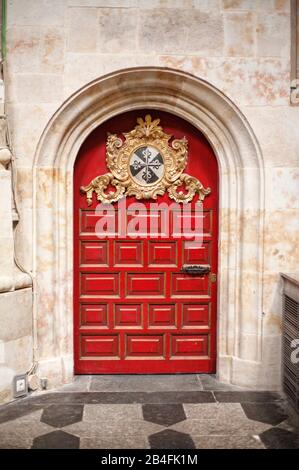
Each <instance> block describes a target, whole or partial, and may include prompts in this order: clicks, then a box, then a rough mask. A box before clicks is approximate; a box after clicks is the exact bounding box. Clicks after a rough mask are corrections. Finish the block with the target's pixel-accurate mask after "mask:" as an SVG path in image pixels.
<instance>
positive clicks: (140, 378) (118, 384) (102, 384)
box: [90, 374, 202, 392]
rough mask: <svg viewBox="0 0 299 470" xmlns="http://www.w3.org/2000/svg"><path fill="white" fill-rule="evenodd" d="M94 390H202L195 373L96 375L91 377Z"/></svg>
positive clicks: (91, 387)
mask: <svg viewBox="0 0 299 470" xmlns="http://www.w3.org/2000/svg"><path fill="white" fill-rule="evenodd" d="M90 390H91V391H96V392H120V391H121V392H148V391H150V392H162V391H164V392H165V391H181V392H182V391H196V390H202V386H201V382H200V381H199V380H198V378H197V376H196V374H179V375H175V374H173V375H114V376H111V375H96V376H93V377H92V379H91V385H90Z"/></svg>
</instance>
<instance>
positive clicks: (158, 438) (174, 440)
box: [148, 429, 195, 449]
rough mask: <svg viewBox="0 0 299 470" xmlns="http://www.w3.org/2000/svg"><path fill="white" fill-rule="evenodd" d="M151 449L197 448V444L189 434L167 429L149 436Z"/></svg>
mask: <svg viewBox="0 0 299 470" xmlns="http://www.w3.org/2000/svg"><path fill="white" fill-rule="evenodd" d="M148 440H149V443H150V447H151V449H195V444H194V442H193V440H192V438H191V436H190V435H189V434H185V433H183V432H178V431H174V430H173V429H165V431H161V432H158V433H156V434H152V435H151V436H149V438H148Z"/></svg>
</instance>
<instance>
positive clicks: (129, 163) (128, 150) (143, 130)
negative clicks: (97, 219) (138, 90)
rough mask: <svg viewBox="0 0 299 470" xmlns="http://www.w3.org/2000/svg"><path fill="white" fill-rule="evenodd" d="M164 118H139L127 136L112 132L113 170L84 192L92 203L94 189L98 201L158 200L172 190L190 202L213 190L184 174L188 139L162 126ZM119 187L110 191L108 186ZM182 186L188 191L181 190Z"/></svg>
mask: <svg viewBox="0 0 299 470" xmlns="http://www.w3.org/2000/svg"><path fill="white" fill-rule="evenodd" d="M159 124H160V119H154V120H153V121H152V118H151V116H150V115H149V114H148V115H146V116H145V119H144V120H143V119H142V118H141V117H139V118H138V119H137V125H136V126H135V128H134V129H133V130H132V131H130V132H127V133H124V134H123V136H124V138H125V140H124V141H123V140H122V139H121V138H119V137H118V136H117V135H116V134H109V133H108V138H107V143H106V163H107V167H108V168H109V170H110V172H109V173H106V174H104V175H100V176H97V177H96V178H94V179H93V180H92V181H91V182H90V183H89V185H87V186H83V187H82V188H81V191H82V192H84V193H86V197H87V203H88V205H91V204H92V195H93V192H95V193H96V195H97V199H98V201H101V202H103V203H111V202H115V201H117V200H118V199H120V198H121V197H122V196H123V195H126V196H135V197H136V199H157V196H158V195H160V196H163V194H164V193H165V191H168V194H169V197H170V198H171V199H174V200H175V201H176V202H189V201H191V200H192V199H193V197H194V196H195V194H198V195H199V200H200V201H203V200H204V198H205V196H206V195H207V194H209V193H210V192H211V190H210V188H204V186H203V185H202V184H201V182H200V181H199V180H198V179H197V178H194V177H193V176H190V175H188V174H187V173H183V171H184V169H185V167H186V164H187V157H188V142H187V140H186V139H185V137H184V138H183V139H174V140H172V142H171V144H170V145H169V140H170V139H171V137H172V136H171V135H169V134H166V133H165V132H164V131H163V129H162V127H161V126H160V125H159ZM109 186H110V187H111V186H112V187H114V188H115V190H112V191H111V190H108V187H109ZM180 187H182V188H184V189H185V190H184V191H182V190H179V188H180Z"/></svg>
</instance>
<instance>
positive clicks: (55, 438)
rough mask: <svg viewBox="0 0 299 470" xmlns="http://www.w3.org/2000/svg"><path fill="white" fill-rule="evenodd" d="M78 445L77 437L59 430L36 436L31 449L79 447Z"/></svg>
mask: <svg viewBox="0 0 299 470" xmlns="http://www.w3.org/2000/svg"><path fill="white" fill-rule="evenodd" d="M79 445H80V439H79V437H77V436H73V435H72V434H69V433H67V432H64V431H60V430H59V431H53V432H50V433H48V434H44V435H43V436H38V437H36V438H35V439H34V441H33V445H32V449H79Z"/></svg>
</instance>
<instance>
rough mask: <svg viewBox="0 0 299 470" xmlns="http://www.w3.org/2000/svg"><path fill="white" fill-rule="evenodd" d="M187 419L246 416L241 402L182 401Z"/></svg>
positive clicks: (234, 418) (222, 418) (237, 418)
mask: <svg viewBox="0 0 299 470" xmlns="http://www.w3.org/2000/svg"><path fill="white" fill-rule="evenodd" d="M183 406H184V410H185V413H186V417H187V418H189V419H200V420H203V419H218V420H223V421H226V420H230V421H232V420H239V419H244V418H246V415H245V413H244V410H243V408H242V405H241V403H184V404H183Z"/></svg>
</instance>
